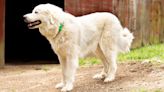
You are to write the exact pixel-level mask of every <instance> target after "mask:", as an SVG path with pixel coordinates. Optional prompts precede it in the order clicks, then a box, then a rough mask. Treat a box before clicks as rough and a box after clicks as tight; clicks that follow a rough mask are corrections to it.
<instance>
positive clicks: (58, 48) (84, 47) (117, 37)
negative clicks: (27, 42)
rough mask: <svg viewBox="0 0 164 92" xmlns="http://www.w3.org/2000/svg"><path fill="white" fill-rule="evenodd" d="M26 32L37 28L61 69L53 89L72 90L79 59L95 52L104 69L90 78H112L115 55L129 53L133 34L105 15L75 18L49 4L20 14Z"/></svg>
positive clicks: (107, 80)
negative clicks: (59, 77)
mask: <svg viewBox="0 0 164 92" xmlns="http://www.w3.org/2000/svg"><path fill="white" fill-rule="evenodd" d="M24 20H25V22H26V23H28V27H29V28H30V29H35V28H39V31H40V33H41V34H42V35H43V36H45V37H46V39H47V40H48V41H49V42H50V44H51V47H52V49H53V51H54V52H55V53H56V54H57V56H58V58H59V61H60V64H61V66H62V75H63V79H62V81H61V83H59V84H57V85H56V88H62V89H61V91H70V90H72V89H73V82H74V79H75V72H76V69H77V67H78V59H79V57H84V56H86V55H87V54H90V53H95V54H96V56H97V57H98V58H100V59H101V60H102V63H103V65H104V68H103V70H102V72H101V73H99V74H96V75H95V76H94V77H93V78H94V79H104V82H110V81H112V80H114V79H115V74H116V70H117V64H116V58H117V54H118V53H119V52H126V51H129V48H130V46H131V43H132V40H133V35H132V33H130V31H129V30H128V29H127V28H123V27H122V26H121V24H120V22H119V20H118V18H117V17H116V16H115V15H113V14H111V13H107V12H101V13H100V12H99V13H92V14H89V15H84V16H81V17H75V16H73V15H71V14H69V13H66V12H64V11H63V10H62V9H61V8H59V7H57V6H55V5H52V4H40V5H38V6H36V7H35V8H34V9H33V11H32V13H29V14H26V15H24Z"/></svg>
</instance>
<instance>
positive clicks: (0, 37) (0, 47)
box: [0, 0, 5, 66]
mask: <svg viewBox="0 0 164 92" xmlns="http://www.w3.org/2000/svg"><path fill="white" fill-rule="evenodd" d="M4 2H5V1H4V0H0V66H2V65H4V63H5V62H4V44H5V42H4V23H5V22H4V21H5V18H4V17H5V16H4V12H5V11H4V8H5V3H4Z"/></svg>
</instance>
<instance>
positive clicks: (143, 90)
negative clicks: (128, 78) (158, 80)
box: [130, 88, 164, 92]
mask: <svg viewBox="0 0 164 92" xmlns="http://www.w3.org/2000/svg"><path fill="white" fill-rule="evenodd" d="M163 91H164V90H162V89H160V88H159V89H158V88H157V89H151V90H150V89H149V90H148V89H146V88H139V89H135V90H132V91H130V92H163Z"/></svg>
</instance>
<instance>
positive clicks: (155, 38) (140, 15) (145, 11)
mask: <svg viewBox="0 0 164 92" xmlns="http://www.w3.org/2000/svg"><path fill="white" fill-rule="evenodd" d="M163 6H164V0H65V11H67V12H70V13H72V14H73V15H76V16H79V15H84V14H88V13H91V12H97V11H107V12H112V13H113V14H115V15H116V16H118V18H119V19H120V21H121V23H122V25H123V26H124V27H125V26H126V27H128V28H129V29H130V30H131V31H132V32H133V33H134V36H135V39H134V42H133V48H136V47H141V46H144V45H149V44H156V43H162V42H164V7H163Z"/></svg>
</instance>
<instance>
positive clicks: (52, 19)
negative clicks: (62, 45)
mask: <svg viewBox="0 0 164 92" xmlns="http://www.w3.org/2000/svg"><path fill="white" fill-rule="evenodd" d="M49 21H50V24H52V25H53V24H55V19H54V18H53V16H52V15H50V20H49Z"/></svg>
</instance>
